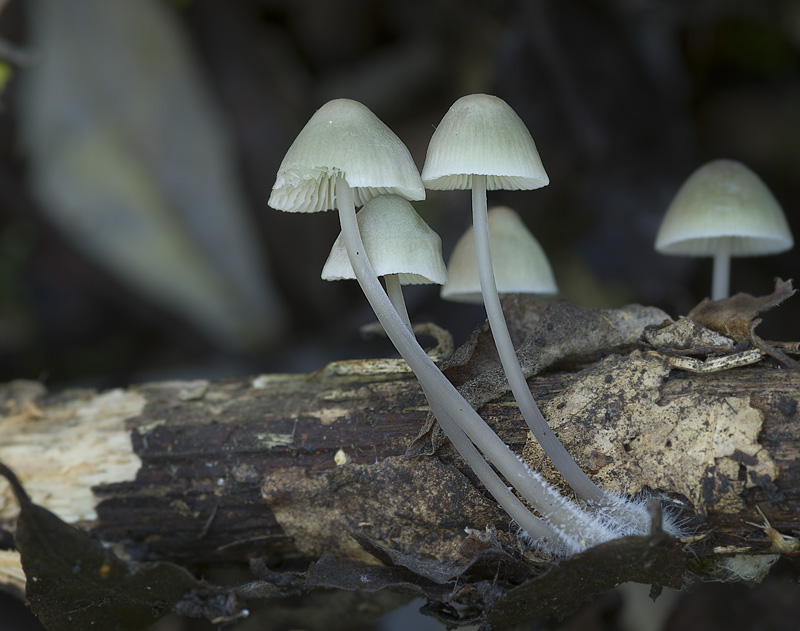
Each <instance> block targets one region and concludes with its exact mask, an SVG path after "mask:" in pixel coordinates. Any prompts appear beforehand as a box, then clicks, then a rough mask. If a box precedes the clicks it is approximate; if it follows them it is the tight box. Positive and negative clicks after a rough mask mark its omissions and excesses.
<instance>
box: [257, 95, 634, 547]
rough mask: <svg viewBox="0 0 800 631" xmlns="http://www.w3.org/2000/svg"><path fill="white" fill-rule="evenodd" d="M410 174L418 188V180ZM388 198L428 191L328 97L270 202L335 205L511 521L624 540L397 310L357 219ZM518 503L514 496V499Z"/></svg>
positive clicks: (351, 248)
mask: <svg viewBox="0 0 800 631" xmlns="http://www.w3.org/2000/svg"><path fill="white" fill-rule="evenodd" d="M414 176H416V182H415V181H414ZM385 193H394V194H399V195H402V196H403V197H405V198H407V199H412V200H413V199H422V198H423V197H424V189H423V187H422V182H421V180H419V173H418V172H417V171H416V168H415V167H414V166H413V161H412V160H411V157H410V154H408V150H407V149H406V148H405V146H404V145H403V144H402V143H401V142H400V140H399V139H398V138H397V137H396V136H395V135H394V134H393V133H392V132H391V130H389V128H388V127H386V126H385V125H383V123H381V122H380V120H378V119H377V117H375V115H374V114H372V112H370V111H369V110H368V109H367V108H366V107H364V106H363V105H361V104H359V103H356V102H354V101H348V100H345V99H339V100H336V101H331V102H329V103H328V104H326V105H325V106H323V107H322V108H320V110H318V111H317V113H316V114H314V116H313V117H312V118H311V120H309V122H308V124H307V125H306V127H304V128H303V130H302V131H301V132H300V134H299V135H298V137H297V139H296V140H295V142H294V143H293V144H292V146H291V147H290V148H289V150H288V152H287V154H286V157H285V158H284V161H283V162H282V164H281V166H280V168H279V170H278V175H277V178H276V183H275V186H274V187H273V191H272V195H271V196H270V201H269V203H270V205H271V206H272V207H273V208H277V209H280V210H288V211H295V212H297V211H301V212H310V211H317V210H327V209H333V208H336V209H338V211H339V220H340V223H341V227H342V239H343V241H344V244H345V248H346V250H347V253H348V256H349V258H350V263H351V265H352V268H353V271H354V272H355V275H356V278H357V280H358V282H359V285H360V286H361V288H362V290H363V292H364V295H365V296H366V298H367V300H368V301H369V303H370V306H371V307H372V309H373V311H374V312H375V315H376V316H377V318H378V320H379V321H380V323H381V325H382V326H383V328H384V330H385V331H386V334H387V335H388V337H389V338H390V339H391V341H392V343H393V344H394V345H395V347H396V348H397V350H398V351H399V352H400V354H401V355H402V356H403V358H404V359H405V360H406V361H407V362H408V364H409V366H410V367H411V369H412V371H413V372H414V373H415V374H416V376H417V378H418V380H419V381H420V384H421V386H422V388H423V391H424V393H425V395H426V397H427V399H428V402H429V404H430V406H431V410H432V411H433V413H434V414H435V415H436V416H437V418H439V420H440V422H441V423H442V428H443V429H444V430H445V432H446V433H447V434H448V437H449V438H450V439H451V441H452V442H453V444H454V445H455V446H456V448H457V449H459V451H460V453H461V455H462V457H463V458H464V459H465V461H466V462H467V464H468V465H469V466H470V467H472V469H473V471H475V473H476V475H479V476H480V479H481V481H482V482H483V483H484V484H485V485H486V486H487V488H489V489H490V490H491V492H492V494H493V495H494V496H495V498H496V499H497V500H498V502H500V504H501V505H502V506H503V508H504V509H505V510H506V511H507V512H508V513H509V515H510V516H511V517H512V518H513V519H514V520H515V521H516V522H517V523H518V524H520V525H521V526H522V527H523V528H524V529H525V530H527V531H528V532H529V533H530V534H531V536H533V537H542V538H544V539H545V540H546V544H547V546H548V547H549V548H551V549H554V550H556V551H562V550H566V551H570V552H574V551H577V550H580V549H583V548H584V547H588V546H591V545H595V544H597V543H600V542H602V541H607V540H609V539H613V538H615V537H618V536H621V535H622V534H626V533H625V532H623V531H620V530H618V529H612V528H608V527H606V526H605V525H604V524H603V523H601V522H600V521H599V520H598V519H597V518H596V517H595V516H594V515H591V514H589V513H587V512H586V511H583V510H582V509H581V508H580V507H578V506H577V505H576V504H574V503H572V502H571V501H570V500H568V499H567V498H565V497H562V496H561V495H560V494H559V493H558V492H557V491H555V490H554V489H553V488H552V487H550V486H549V485H548V484H547V483H546V482H545V481H544V480H543V479H542V478H541V476H539V475H538V474H536V473H535V472H532V471H530V469H529V468H528V467H527V466H526V465H525V464H524V463H522V462H521V461H520V460H519V459H518V458H517V457H516V456H515V455H514V454H513V453H512V452H511V451H510V449H509V448H508V447H507V446H506V445H505V443H503V441H502V440H500V439H499V438H498V437H497V435H496V434H495V433H494V432H493V431H492V430H491V428H489V426H488V425H487V424H486V423H485V422H484V420H483V419H482V418H481V417H480V416H479V415H478V413H477V412H476V411H475V410H473V409H472V408H471V407H470V406H469V404H468V403H467V402H466V401H465V400H464V398H463V397H462V396H461V395H460V394H459V393H458V391H457V390H456V389H455V388H454V387H453V385H452V384H451V383H450V382H449V381H448V380H447V378H446V377H445V376H444V375H443V374H442V373H441V372H440V371H439V369H438V368H437V367H436V366H435V364H434V363H433V362H432V361H431V359H430V358H429V357H428V355H427V354H426V353H425V351H424V350H423V349H422V347H421V346H420V345H419V344H418V343H417V341H416V339H415V338H414V336H413V334H412V333H411V331H410V330H409V328H408V327H407V326H406V324H405V322H404V321H403V319H402V318H401V317H400V315H399V314H398V313H397V310H396V309H395V308H394V307H393V305H392V303H391V302H390V300H389V298H388V296H387V294H386V292H385V291H384V289H383V287H382V286H381V284H380V281H379V279H378V276H377V274H376V273H375V270H374V268H373V267H372V264H371V262H370V260H369V258H368V256H367V252H366V249H365V247H364V243H363V242H362V239H361V234H360V232H359V227H358V220H357V218H356V213H355V204H356V200H359V201H360V202H361V203H363V202H365V201H367V200H369V199H371V198H372V197H375V196H377V195H380V194H385ZM470 441H471V442H472V443H474V445H475V446H476V447H477V448H478V449H480V451H481V452H483V454H484V456H485V457H486V458H487V459H488V460H489V461H491V462H492V463H493V464H494V466H495V467H496V468H497V469H498V470H499V471H500V473H502V474H503V475H504V476H505V478H506V480H507V481H508V482H509V483H511V484H512V485H513V486H514V488H516V489H517V491H518V492H519V493H520V494H521V495H522V497H523V498H524V499H525V500H527V501H528V502H529V503H530V504H531V505H532V506H533V507H534V508H535V510H537V511H538V512H539V513H540V514H541V515H542V516H543V517H544V518H545V519H546V520H547V521H548V523H546V524H545V523H543V522H541V520H538V518H536V517H534V516H533V515H531V514H530V511H528V510H527V509H525V507H524V505H523V504H522V503H521V502H519V501H513V500H512V499H511V498H513V495H511V494H510V492H509V491H508V489H507V488H506V487H505V485H504V484H503V483H502V481H499V478H496V474H494V472H493V471H492V469H491V467H489V465H488V464H487V463H486V462H485V461H484V459H483V458H481V457H480V454H479V453H478V451H477V449H475V447H473V446H470V445H469V444H468V443H469V442H470ZM514 499H515V498H514Z"/></svg>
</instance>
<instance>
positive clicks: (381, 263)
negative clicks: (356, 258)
mask: <svg viewBox="0 0 800 631" xmlns="http://www.w3.org/2000/svg"><path fill="white" fill-rule="evenodd" d="M356 218H357V220H358V228H359V230H360V232H361V238H362V240H363V241H364V249H365V250H366V252H367V257H368V258H369V260H370V263H372V266H373V267H374V268H375V272H376V274H377V275H378V276H386V275H388V274H397V275H398V279H399V281H400V283H401V284H403V285H420V284H432V283H435V284H439V285H443V284H444V283H446V282H447V268H446V267H445V264H444V260H443V259H442V240H441V239H440V238H439V235H438V234H436V232H435V231H434V230H432V229H431V228H430V227H429V226H428V224H426V223H425V221H424V220H423V219H422V217H420V216H419V215H418V214H417V211H415V210H414V207H413V206H412V205H411V204H410V203H409V202H408V201H406V200H405V199H403V198H402V197H399V196H397V195H381V196H380V197H373V198H372V199H370V200H369V201H368V202H367V203H366V204H365V205H364V207H363V208H362V209H361V210H360V211H358V214H357V215H356ZM355 277H356V276H355V273H354V272H353V266H352V265H351V264H350V259H349V257H348V256H347V251H346V249H345V247H344V242H343V240H342V235H341V234H340V235H339V237H338V238H337V239H336V241H335V242H334V244H333V248H331V253H330V255H329V256H328V260H327V261H326V262H325V265H324V266H323V268H322V279H323V280H345V279H354V278H355Z"/></svg>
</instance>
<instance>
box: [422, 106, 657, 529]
mask: <svg viewBox="0 0 800 631" xmlns="http://www.w3.org/2000/svg"><path fill="white" fill-rule="evenodd" d="M422 180H423V182H424V183H425V185H426V187H427V188H429V189H439V190H445V189H467V188H469V189H471V190H472V216H473V228H474V231H475V250H476V255H477V260H478V274H479V277H480V284H481V292H482V294H483V301H484V305H485V307H486V315H487V318H488V320H489V326H490V327H491V331H492V336H493V338H494V341H495V345H496V346H497V352H498V355H499V356H500V361H501V363H502V365H503V370H504V371H505V373H506V377H507V378H508V383H509V386H510V388H511V392H512V393H513V395H514V398H515V399H516V401H517V404H518V405H519V408H520V412H521V413H522V415H523V417H524V418H525V421H526V423H527V425H528V427H529V428H530V430H531V432H533V435H534V436H535V437H536V440H538V441H539V443H540V444H541V446H542V449H544V451H545V453H546V454H547V455H548V457H549V458H550V460H551V461H552V462H553V464H554V465H555V467H556V468H557V469H558V470H559V472H560V473H561V474H562V475H563V476H564V479H565V480H566V481H567V483H568V484H569V485H570V487H572V489H573V490H574V491H575V493H577V494H578V496H580V497H581V498H582V499H584V500H585V501H586V502H587V503H589V505H590V506H592V507H593V508H595V509H597V510H598V511H600V513H601V514H602V515H604V516H605V517H606V518H608V519H609V520H610V522H611V523H613V524H617V525H619V526H621V527H623V528H625V529H630V530H632V531H633V532H639V533H644V532H647V530H648V528H649V523H650V516H649V514H648V513H647V511H646V510H645V509H644V506H643V505H642V504H640V503H636V502H626V501H624V500H622V498H619V497H617V496H614V495H611V494H609V493H607V492H606V491H604V490H603V489H601V488H600V487H598V486H597V485H596V484H595V483H594V482H592V481H591V479H589V476H587V475H586V473H584V471H583V470H582V469H581V468H580V467H579V466H578V464H577V463H576V462H575V460H573V458H572V456H570V454H569V452H567V450H566V449H565V448H564V446H563V445H562V444H561V441H559V440H558V437H557V436H556V435H555V434H554V433H553V431H552V430H551V429H550V426H549V425H548V424H547V422H546V421H545V419H544V417H543V416H542V413H541V412H540V411H539V408H538V406H537V405H536V401H535V400H534V398H533V395H532V394H531V391H530V388H529V387H528V384H527V381H526V379H525V376H524V375H523V373H522V369H521V367H520V365H519V360H518V359H517V355H516V351H515V350H514V345H513V343H512V341H511V336H510V335H509V333H508V327H507V325H506V321H505V317H504V315H503V310H502V307H501V306H500V298H499V295H498V293H497V285H496V282H495V277H494V271H493V269H492V258H491V253H490V245H489V223H488V217H487V204H486V190H487V188H491V189H500V188H504V189H511V190H520V189H534V188H539V187H542V186H545V185H547V184H548V183H549V178H548V177H547V174H546V173H545V170H544V167H543V166H542V162H541V159H540V158H539V153H538V151H537V150H536V145H535V143H534V141H533V138H532V137H531V135H530V132H529V131H528V129H527V127H526V126H525V124H524V123H523V122H522V120H520V118H519V117H518V116H517V115H516V113H515V112H514V110H512V109H511V107H509V106H508V104H507V103H506V102H505V101H503V100H502V99H499V98H497V97H495V96H489V95H486V94H473V95H469V96H465V97H462V98H461V99H459V100H458V101H456V102H455V103H454V104H453V106H452V107H451V108H450V110H449V111H448V112H447V114H445V116H444V117H443V118H442V120H441V122H440V123H439V125H438V126H437V128H436V131H435V132H434V134H433V137H432V138H431V141H430V144H429V146H428V154H427V156H426V159H425V165H424V167H423V169H422Z"/></svg>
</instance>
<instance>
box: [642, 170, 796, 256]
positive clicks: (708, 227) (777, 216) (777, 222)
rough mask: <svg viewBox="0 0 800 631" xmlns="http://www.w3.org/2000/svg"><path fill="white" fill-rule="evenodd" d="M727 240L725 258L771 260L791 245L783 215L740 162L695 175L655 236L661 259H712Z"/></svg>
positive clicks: (789, 232) (762, 184) (770, 194)
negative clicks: (718, 244)
mask: <svg viewBox="0 0 800 631" xmlns="http://www.w3.org/2000/svg"><path fill="white" fill-rule="evenodd" d="M721 238H727V239H728V240H729V243H730V254H731V256H737V257H741V256H759V255H764V254H777V253H778V252H783V251H785V250H789V249H791V247H792V246H793V245H794V240H793V238H792V233H791V231H790V230H789V225H788V224H787V222H786V217H785V216H784V214H783V210H782V209H781V207H780V204H778V201H777V200H776V199H775V197H774V196H773V194H772V193H771V192H770V190H769V189H768V188H767V186H766V185H765V184H764V182H763V181H761V178H759V177H758V176H757V175H756V174H755V173H753V171H751V170H750V169H748V168H747V167H746V166H745V165H743V164H741V163H740V162H735V161H733V160H715V161H713V162H709V163H708V164H705V165H704V166H702V167H700V168H699V169H697V170H696V171H695V172H694V173H692V175H691V176H689V179H688V180H686V182H685V183H684V184H683V186H681V188H680V190H679V191H678V193H677V195H676V196H675V199H673V200H672V203H671V204H670V206H669V208H668V209H667V213H666V215H665V216H664V220H663V221H662V223H661V228H660V229H659V231H658V235H657V236H656V243H655V249H656V250H657V251H658V252H661V253H662V254H677V255H681V256H713V255H714V254H715V252H716V249H717V248H716V242H718V240H719V239H721Z"/></svg>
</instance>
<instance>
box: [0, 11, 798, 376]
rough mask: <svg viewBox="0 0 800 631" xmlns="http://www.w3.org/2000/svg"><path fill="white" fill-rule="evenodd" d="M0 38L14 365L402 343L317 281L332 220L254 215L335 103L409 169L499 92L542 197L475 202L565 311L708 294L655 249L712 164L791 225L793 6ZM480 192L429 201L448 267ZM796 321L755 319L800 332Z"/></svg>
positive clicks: (106, 15)
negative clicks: (680, 194)
mask: <svg viewBox="0 0 800 631" xmlns="http://www.w3.org/2000/svg"><path fill="white" fill-rule="evenodd" d="M0 37H2V38H3V42H4V43H3V45H2V46H0V56H2V58H3V60H4V65H3V68H4V70H3V72H2V73H0V74H2V75H4V76H5V77H6V78H5V79H4V80H5V84H4V88H3V92H2V103H1V104H2V111H0V378H2V379H4V380H6V379H11V378H20V377H24V378H33V379H37V378H38V379H42V380H44V381H45V382H46V383H48V385H50V386H51V387H60V386H63V385H69V384H89V385H95V386H101V387H109V386H116V385H120V386H121V385H125V384H127V383H130V382H134V381H141V380H144V379H157V378H167V377H183V378H191V377H221V376H225V375H230V374H243V373H254V372H258V371H295V370H302V371H306V370H313V369H315V368H317V367H319V366H321V365H322V364H323V363H324V362H326V361H329V360H331V359H342V358H348V357H359V356H367V355H381V354H387V353H391V352H392V350H391V348H390V347H389V346H388V344H384V343H382V342H375V341H370V342H365V341H362V340H361V339H360V338H359V334H358V327H359V325H361V324H364V323H366V322H368V321H370V320H371V317H370V314H369V312H368V307H367V305H366V301H365V300H364V299H363V298H361V296H360V295H359V292H358V288H357V286H356V285H355V284H354V283H325V282H323V281H321V280H320V279H319V273H320V270H321V268H322V265H323V263H324V261H325V258H326V257H327V254H328V251H329V249H330V246H331V244H332V242H333V240H334V239H335V237H336V235H337V234H338V223H337V217H336V216H335V214H334V213H324V214H317V215H313V216H306V215H291V214H286V213H279V212H277V211H274V210H272V209H270V208H269V207H267V205H266V200H267V198H268V197H269V192H270V189H271V187H272V184H273V183H274V178H275V173H276V170H277V168H278V165H279V163H280V161H281V159H282V157H283V154H284V153H285V151H286V149H287V148H288V146H289V145H290V144H291V141H292V140H293V138H294V136H295V135H296V134H297V132H298V131H299V130H300V129H301V127H302V126H303V125H304V124H305V122H306V121H307V120H308V118H309V117H310V116H311V114H312V113H313V112H314V110H315V109H316V108H318V107H319V106H320V105H321V104H322V103H324V102H325V101H326V100H328V99H330V98H335V97H349V98H354V99H357V100H360V101H362V102H363V103H365V104H366V105H367V106H369V107H370V108H371V109H372V110H373V111H374V112H375V113H376V114H377V115H378V116H379V117H380V118H381V119H382V120H384V121H385V122H386V123H387V124H388V125H389V126H390V127H391V128H392V129H394V131H395V132H396V133H397V134H398V135H399V136H400V137H401V139H403V140H404V141H405V142H406V144H407V145H408V146H409V148H410V150H411V152H412V155H413V156H414V157H415V160H416V161H417V164H418V165H419V166H420V167H421V165H422V163H423V161H424V157H425V150H426V147H427V143H428V140H429V138H430V135H431V132H432V130H433V127H434V125H436V124H437V123H438V121H439V120H440V119H441V117H442V116H443V114H444V112H445V111H446V109H447V108H448V107H449V105H450V104H451V103H452V102H453V101H454V100H455V99H457V98H458V97H460V96H462V95H464V94H467V93H471V92H487V93H492V94H496V95H498V96H500V97H502V98H503V99H505V100H506V101H507V102H508V103H509V104H510V105H511V106H512V107H514V108H515V109H516V111H517V112H518V114H519V115H520V116H521V117H522V119H523V120H524V121H525V122H526V124H527V125H528V127H529V129H530V130H531V133H532V134H533V137H534V139H535V140H536V143H537V146H538V148H539V152H540V154H541V156H542V159H543V162H544V164H545V167H546V169H547V170H548V173H549V175H550V179H551V184H550V185H549V186H548V187H546V188H544V189H540V190H538V191H532V192H508V193H503V192H497V193H492V194H490V200H489V201H490V204H492V203H498V204H499V203H504V204H507V205H509V206H511V207H513V208H515V209H516V210H517V211H518V212H520V214H521V215H522V216H523V218H524V219H525V221H526V223H527V224H528V226H529V227H530V228H531V230H532V231H533V232H534V234H535V235H536V237H537V239H538V240H539V242H540V243H541V244H542V246H543V247H544V249H545V251H546V252H547V253H548V255H549V257H550V260H551V264H552V266H553V269H554V272H555V275H556V278H557V280H558V283H559V286H560V288H561V291H562V294H561V296H562V297H563V298H565V299H567V300H570V301H573V302H575V303H577V304H580V305H585V306H592V307H618V306H621V305H623V304H626V303H630V302H641V303H646V304H652V305H656V306H659V307H662V308H663V309H665V310H666V311H667V312H668V313H670V314H671V315H672V316H673V317H676V316H678V315H681V314H684V313H686V312H687V311H688V310H689V309H690V308H691V307H692V306H693V305H694V304H696V303H697V302H699V301H700V300H701V299H702V298H703V297H704V296H706V295H707V294H708V287H709V285H710V275H711V264H710V262H709V261H706V260H702V259H682V258H677V257H665V256H661V255H658V254H656V253H655V252H654V250H653V240H654V238H655V234H656V231H657V229H658V225H659V222H660V220H661V217H662V216H663V213H664V211H665V210H666V207H667V205H668V203H669V201H670V199H671V198H672V196H673V195H674V193H675V192H676V191H677V189H678V187H679V186H680V184H681V183H682V182H683V181H684V180H685V178H686V177H687V176H688V175H689V174H690V173H691V172H692V171H693V170H694V169H695V168H697V167H698V166H700V165H701V164H703V163H705V162H707V161H709V160H712V159H715V158H721V157H725V158H731V159H736V160H740V161H742V162H744V163H745V164H747V165H748V166H750V167H751V168H752V169H753V170H755V171H756V172H757V173H758V174H759V175H760V176H761V177H762V179H764V180H765V182H766V183H767V184H768V186H770V188H771V189H772V190H773V192H774V193H775V195H776V197H777V198H778V200H779V201H780V202H781V204H782V205H783V207H784V210H785V211H786V214H787V217H788V219H789V223H790V225H791V226H792V228H793V230H794V233H795V234H796V235H800V214H798V200H800V178H798V173H799V172H800V2H797V1H796V0H773V1H763V0H750V1H744V0H726V1H722V0H718V1H714V0H704V1H688V0H685V1H670V2H666V1H663V2H659V1H656V0H559V1H555V0H529V1H522V0H517V1H512V0H499V1H490V0H466V1H464V0H459V1H456V0H426V1H425V2H422V1H421V0H404V1H403V2H400V1H398V0H338V1H337V2H329V1H327V0H238V1H237V2H215V1H213V0H181V1H172V2H169V1H167V0H119V1H117V2H113V3H109V2H105V1H104V0H70V2H59V1H58V0H27V1H25V2H23V1H21V0H11V1H10V2H8V3H7V4H6V5H5V6H4V7H3V10H2V13H0ZM4 49H8V50H5V52H4ZM468 204H469V197H468V194H466V193H463V192H461V193H458V192H456V193H444V192H431V193H429V196H428V199H427V201H425V202H424V203H421V204H419V205H418V206H417V208H418V210H419V211H420V213H421V214H422V215H423V216H424V217H425V218H426V220H427V221H428V222H429V223H430V224H431V226H432V227H433V228H434V229H436V230H437V231H438V232H439V234H440V235H441V236H442V239H443V242H444V249H445V254H446V256H447V255H448V254H449V252H450V250H451V249H452V246H453V244H454V243H455V241H456V239H457V238H458V236H459V235H460V234H461V232H462V231H463V230H464V229H466V227H467V226H468V224H469V221H470V215H469V210H468ZM799 257H800V254H798V252H797V251H796V250H793V251H791V252H788V253H786V254H783V255H780V256H776V257H769V258H758V259H739V260H735V261H734V262H733V270H732V291H734V292H735V291H746V292H749V293H753V294H756V295H760V294H766V293H769V292H770V291H771V290H772V279H773V277H775V276H780V277H783V278H792V277H796V276H797V272H798V271H799V270H800V264H799V262H800V258H799ZM796 280H800V279H796ZM408 299H409V308H410V311H411V312H412V317H413V318H414V319H416V320H432V321H434V322H436V323H438V324H440V325H442V326H444V327H447V328H449V329H451V330H452V331H453V332H454V333H455V336H456V342H457V343H458V342H461V341H463V339H464V338H465V336H466V335H467V333H468V332H469V331H470V330H471V329H472V328H473V327H474V326H475V325H476V324H478V323H479V322H480V321H481V320H482V319H483V313H482V310H481V309H479V308H474V307H468V306H464V305H453V304H448V303H443V302H442V301H440V300H439V298H438V292H437V291H436V290H435V289H433V288H412V290H411V291H409V295H408ZM795 300H797V299H795ZM799 312H800V308H798V307H797V306H795V305H793V304H791V301H790V303H788V304H787V305H786V306H785V307H784V308H782V309H781V310H779V311H778V312H776V313H774V314H770V315H769V316H767V319H766V321H765V323H764V325H762V328H761V329H759V331H760V333H761V334H762V336H764V337H772V338H782V339H798V338H799V337H800V336H799V335H798V334H797V331H796V329H795V327H794V326H793V324H794V322H795V321H796V319H797V316H798V313H799Z"/></svg>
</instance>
